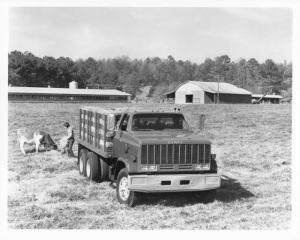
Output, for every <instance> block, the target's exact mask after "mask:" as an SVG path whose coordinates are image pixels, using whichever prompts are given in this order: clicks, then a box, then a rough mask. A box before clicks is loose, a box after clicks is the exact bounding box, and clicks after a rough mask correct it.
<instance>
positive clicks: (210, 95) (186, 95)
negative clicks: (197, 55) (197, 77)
mask: <svg viewBox="0 0 300 240" xmlns="http://www.w3.org/2000/svg"><path fill="white" fill-rule="evenodd" d="M165 97H166V98H167V99H168V98H172V97H174V98H175V103H176V104H189V103H196V104H207V103H251V92H249V91H247V90H245V89H242V88H239V87H237V86H235V85H233V84H229V83H225V82H220V83H218V82H201V81H187V82H185V83H182V84H180V85H179V86H178V87H177V88H176V89H175V91H173V92H168V93H166V94H165Z"/></svg>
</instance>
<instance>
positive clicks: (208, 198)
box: [196, 189, 217, 203]
mask: <svg viewBox="0 0 300 240" xmlns="http://www.w3.org/2000/svg"><path fill="white" fill-rule="evenodd" d="M216 196H217V190H216V189H212V190H207V191H201V192H196V197H197V199H199V200H201V202H203V203H211V202H214V201H215V200H216Z"/></svg>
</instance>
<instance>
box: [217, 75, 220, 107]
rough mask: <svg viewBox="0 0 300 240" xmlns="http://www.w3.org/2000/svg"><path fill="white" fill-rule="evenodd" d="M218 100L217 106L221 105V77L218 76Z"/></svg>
mask: <svg viewBox="0 0 300 240" xmlns="http://www.w3.org/2000/svg"><path fill="white" fill-rule="evenodd" d="M217 96H218V98H217V104H219V97H220V75H218V95H217Z"/></svg>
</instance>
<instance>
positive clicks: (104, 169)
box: [99, 157, 109, 182]
mask: <svg viewBox="0 0 300 240" xmlns="http://www.w3.org/2000/svg"><path fill="white" fill-rule="evenodd" d="M99 164H100V169H99V181H100V182H103V181H108V180H109V166H108V164H107V163H106V162H105V161H104V160H103V159H102V158H101V157H100V158H99Z"/></svg>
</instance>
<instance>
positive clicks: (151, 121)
mask: <svg viewBox="0 0 300 240" xmlns="http://www.w3.org/2000/svg"><path fill="white" fill-rule="evenodd" d="M166 129H182V130H187V129H188V124H187V122H186V121H185V119H184V117H183V115H182V114H172V113H141V114H135V115H134V116H133V119H132V130H133V131H151V130H166Z"/></svg>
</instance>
